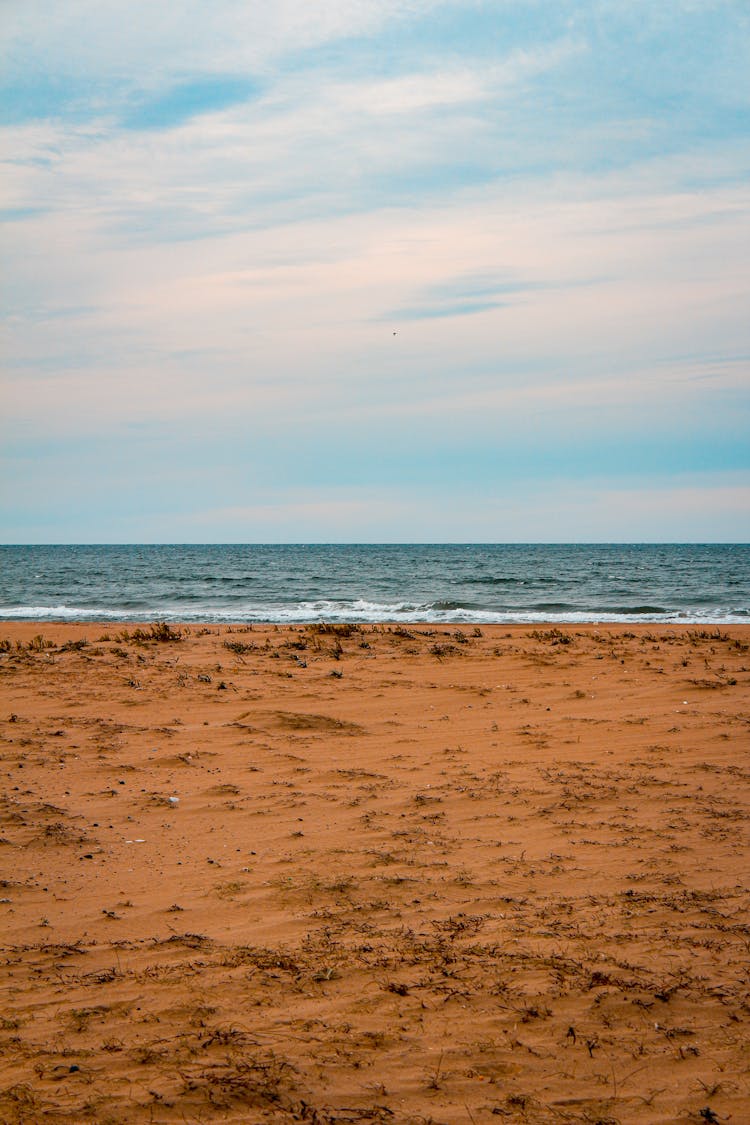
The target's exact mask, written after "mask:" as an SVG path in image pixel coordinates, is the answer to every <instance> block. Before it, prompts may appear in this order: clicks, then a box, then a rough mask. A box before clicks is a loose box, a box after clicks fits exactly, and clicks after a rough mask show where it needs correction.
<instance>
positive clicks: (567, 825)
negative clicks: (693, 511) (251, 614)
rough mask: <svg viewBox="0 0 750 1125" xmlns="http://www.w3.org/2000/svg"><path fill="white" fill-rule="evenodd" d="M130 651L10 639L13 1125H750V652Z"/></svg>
mask: <svg viewBox="0 0 750 1125" xmlns="http://www.w3.org/2000/svg"><path fill="white" fill-rule="evenodd" d="M40 631H41V633H42V634H43V637H39V636H38V634H39V633H40ZM133 631H134V630H133V626H130V627H129V632H126V631H124V630H123V627H119V626H115V627H109V628H108V629H107V630H106V632H105V629H104V627H103V626H96V625H95V626H92V625H87V626H85V627H84V626H75V625H64V626H63V625H45V626H43V627H41V626H40V625H38V624H36V625H21V624H18V625H16V624H13V625H6V626H5V628H4V630H1V631H0V639H1V638H2V637H3V636H5V637H6V638H7V641H3V642H2V644H0V648H2V649H3V650H4V651H3V652H2V654H1V655H0V683H1V684H2V692H3V701H2V703H1V704H0V720H1V721H0V731H1V733H2V736H3V751H2V753H3V757H2V770H3V776H4V779H5V784H4V786H3V794H2V826H1V827H0V837H1V839H0V860H1V861H2V876H3V881H2V885H1V886H0V898H1V905H0V918H1V919H2V963H3V971H2V981H3V986H4V1002H3V1006H2V1009H1V1012H2V1016H1V1020H0V1045H1V1052H0V1121H2V1122H8V1123H16V1122H26V1123H31V1125H37V1123H44V1122H63V1121H64V1122H96V1123H101V1125H106V1123H109V1122H111V1123H115V1122H149V1123H159V1122H165V1123H166V1122H188V1123H193V1122H196V1123H198V1122H201V1123H206V1122H218V1121H221V1122H260V1121H264V1122H265V1121H271V1122H292V1121H302V1122H305V1121H307V1122H311V1123H313V1125H315V1123H318V1125H324V1123H332V1122H391V1123H394V1125H396V1123H406V1122H415V1123H416V1122H419V1123H422V1125H425V1123H427V1122H447V1123H449V1125H458V1123H461V1125H464V1123H466V1125H478V1123H480V1122H490V1121H491V1120H496V1119H497V1118H500V1119H505V1120H508V1121H519V1122H529V1123H533V1122H554V1123H558V1122H591V1123H594V1122H599V1123H605V1122H606V1123H614V1122H623V1123H624V1122H649V1123H652V1122H670V1123H671V1122H696V1123H700V1122H706V1121H708V1122H711V1121H729V1120H731V1121H732V1122H734V1123H735V1125H737V1123H740V1122H747V1121H750V1059H749V1057H748V1053H747V1044H748V1038H749V1037H748V1028H749V1027H750V1003H749V992H748V965H749V964H750V931H749V930H748V921H750V910H749V905H750V904H749V902H748V871H749V870H750V864H749V863H748V849H747V841H748V818H747V814H748V808H749V807H750V760H749V758H748V750H749V749H750V737H749V736H750V629H747V628H744V627H743V628H724V627H722V628H721V629H717V628H711V629H710V630H697V629H695V628H677V627H662V626H660V627H651V628H646V627H640V628H633V629H630V630H623V629H620V628H612V627H607V626H602V627H598V628H596V627H590V628H580V627H569V628H566V629H564V630H562V631H559V630H556V629H546V628H545V629H538V630H532V629H530V628H529V627H516V628H505V627H492V628H490V627H487V628H483V629H482V630H481V635H480V633H479V631H478V630H477V631H476V635H475V631H474V630H472V629H471V628H466V629H465V630H464V631H463V632H461V631H460V630H457V629H455V628H451V629H448V628H440V629H437V630H436V629H433V628H429V627H427V626H419V627H416V626H415V627H409V628H408V629H403V628H399V627H394V626H391V627H388V626H385V627H383V626H378V627H369V626H366V627H362V628H360V627H336V628H329V629H325V628H324V627H319V626H318V627H307V628H306V627H299V628H279V629H275V628H272V627H268V628H266V627H264V628H260V627H255V628H252V629H251V628H249V627H242V626H235V627H233V628H231V629H230V628H228V627H226V626H225V627H217V626H211V627H197V626H192V627H191V628H189V629H187V630H183V631H182V635H181V637H180V639H177V640H170V639H169V635H168V632H167V633H166V634H165V635H163V636H162V639H161V640H156V639H151V634H152V630H151V628H150V627H149V626H144V627H143V633H144V634H145V637H144V636H143V635H142V636H140V637H139V636H138V635H137V634H136V635H135V636H134V635H133ZM153 632H154V634H156V635H158V633H159V630H158V629H155V630H154V631H153ZM103 634H104V635H103ZM35 635H37V636H36V639H35ZM173 797H176V798H178V799H179V800H178V803H170V798H173Z"/></svg>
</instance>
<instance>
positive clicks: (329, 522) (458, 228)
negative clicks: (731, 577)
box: [0, 0, 750, 542]
mask: <svg viewBox="0 0 750 1125" xmlns="http://www.w3.org/2000/svg"><path fill="white" fill-rule="evenodd" d="M0 24H1V27H0V38H1V39H2V44H3V60H2V64H1V65H0V87H2V88H0V148H1V150H2V159H3V170H2V177H1V181H2V182H1V184H0V192H1V193H2V195H1V196H0V240H1V242H2V254H3V261H4V270H3V282H2V286H3V289H2V314H3V344H2V356H3V391H2V395H3V410H2V415H3V422H2V426H3V435H2V496H1V498H0V511H1V519H0V537H1V538H2V541H4V542H79V541H85V542H133V541H145V542H153V541H167V542H172V541H177V542H201V541H219V542H221V541H247V542H269V541H285V542H290V541H291V542H294V541H399V540H427V541H436V540H438V541H469V540H480V541H587V540H589V541H590V540H595V541H602V540H606V541H612V540H676V541H679V540H687V541H691V540H701V541H702V540H747V539H748V538H750V503H749V500H750V440H749V437H750V379H749V378H748V376H749V373H750V316H749V315H748V308H749V307H750V302H749V300H748V298H749V297H750V221H749V218H750V187H749V186H748V185H749V182H750V181H749V177H748V173H749V172H750V140H749V138H750V77H749V72H748V66H747V59H748V58H750V9H748V7H747V4H746V2H745V0H726V2H719V0H717V2H709V0H705V2H702V0H664V2H662V3H659V4H654V3H652V2H651V0H649V2H648V3H647V2H645V0H589V2H576V3H573V2H570V3H567V2H566V0H556V2H554V3H553V2H551V0H549V2H548V0H524V2H513V0H495V2H494V3H484V2H482V0H475V2H472V0H463V2H462V3H460V4H456V3H437V2H430V0H329V2H326V3H316V2H310V0H306V2H303V0H281V2H277V3H275V4H273V5H269V4H266V3H262V4H261V3H259V2H255V0H243V2H240V0H231V2H229V0H214V2H213V3H212V4H211V5H208V4H206V3H198V2H195V0H193V2H190V0H187V2H185V3H183V4H181V5H153V4H152V3H148V4H147V3H145V2H141V0H133V2H131V3H128V4H124V3H121V2H119V0H117V2H107V0H97V2H95V0H69V2H68V3H66V4H64V5H61V4H59V3H55V2H52V0H39V2H37V3H34V4H28V3H23V2H20V0H18V2H16V0H9V2H6V3H5V4H4V5H3V6H2V10H1V11H0Z"/></svg>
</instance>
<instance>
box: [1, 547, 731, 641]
mask: <svg viewBox="0 0 750 1125" xmlns="http://www.w3.org/2000/svg"><path fill="white" fill-rule="evenodd" d="M3 619H4V620H7V621H34V620H40V621H42V620H44V621H83V622H86V621H108V620H111V621H156V620H161V621H182V622H198V621H200V622H221V621H225V622H274V623H295V622H299V623H304V622H320V621H324V622H344V621H346V622H379V621H393V622H435V623H474V624H481V623H490V622H498V623H503V622H507V623H513V622H521V623H534V622H554V623H558V622H582V623H583V622H623V623H625V622H638V621H642V622H685V623H694V624H706V625H708V624H728V623H732V622H748V621H750V544H747V543H741V544H692V545H684V544H585V545H584V544H576V545H562V544H478V543H472V544H441V543H430V544H328V545H326V544H298V545H278V544H277V545H264V544H250V545H248V544H212V545H205V544H203V545H186V544H180V545H177V544H174V545H138V544H133V545H130V546H119V545H118V546H111V545H110V546H91V545H81V546H69V545H68V546H0V620H3Z"/></svg>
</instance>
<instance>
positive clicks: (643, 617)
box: [0, 598, 750, 625]
mask: <svg viewBox="0 0 750 1125" xmlns="http://www.w3.org/2000/svg"><path fill="white" fill-rule="evenodd" d="M553 604H554V606H555V608H553ZM748 618H750V611H748V610H747V609H744V608H732V609H712V610H710V611H709V610H707V609H700V608H695V609H692V608H683V609H679V610H676V609H675V610H669V609H666V608H664V607H660V606H649V605H643V606H626V607H602V608H597V607H595V606H591V607H586V608H580V607H579V608H575V609H574V608H572V607H570V608H564V606H563V605H560V604H559V603H546V604H545V605H544V606H540V605H538V604H537V605H535V606H534V607H533V608H513V609H510V608H503V609H493V610H488V609H484V608H481V607H477V606H476V604H471V603H469V604H467V603H459V602H451V601H436V602H422V603H417V602H407V601H393V602H376V601H370V600H367V599H363V598H360V599H353V600H331V599H318V600H310V601H297V602H289V603H277V604H274V603H269V602H267V603H252V602H247V601H245V602H243V603H242V604H240V605H232V606H228V607H226V608H221V607H218V606H216V605H213V604H211V603H210V602H206V601H203V602H200V603H192V604H184V605H174V604H165V603H160V602H153V603H151V604H141V605H139V606H137V607H133V606H132V605H130V606H128V607H125V606H123V605H120V606H69V605H53V606H50V605H37V606H34V605H15V606H6V607H0V620H5V621H71V622H72V621H80V622H84V623H86V622H92V623H93V622H106V621H122V622H142V621H156V620H159V621H170V622H185V623H199V622H213V623H222V622H226V623H227V624H229V623H232V622H238V623H239V622H247V623H248V624H266V623H268V624H290V625H292V624H300V625H302V624H312V623H315V622H323V621H325V622H331V623H343V622H357V623H362V624H378V623H381V622H389V621H393V622H405V623H413V624H418V623H423V624H443V625H451V624H455V625H459V624H469V625H482V624H487V625H492V624H498V625H506V624H507V625H512V624H520V625H526V624H528V625H535V624H540V623H544V622H550V623H552V624H580V625H585V624H595V623H601V624H630V623H638V622H643V623H647V622H654V623H657V622H658V623H662V624H670V623H671V624H696V625H706V624H717V625H730V624H742V623H746V622H747V621H748Z"/></svg>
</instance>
